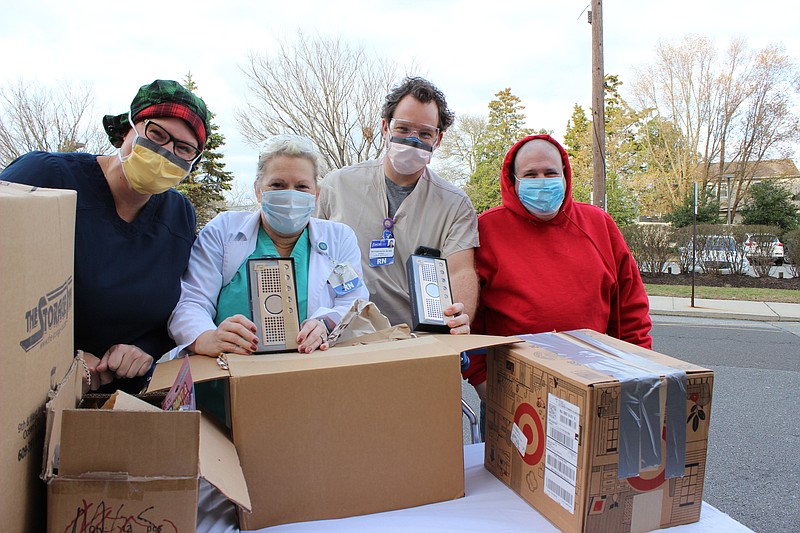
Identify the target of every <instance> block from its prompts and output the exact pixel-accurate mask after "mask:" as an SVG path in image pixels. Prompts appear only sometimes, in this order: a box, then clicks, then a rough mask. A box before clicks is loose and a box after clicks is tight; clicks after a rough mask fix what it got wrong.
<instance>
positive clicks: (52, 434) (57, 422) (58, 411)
mask: <svg viewBox="0 0 800 533" xmlns="http://www.w3.org/2000/svg"><path fill="white" fill-rule="evenodd" d="M79 370H80V371H79ZM83 375H84V374H83V360H82V359H80V358H79V357H76V358H74V359H73V360H72V364H71V365H70V367H69V370H67V375H66V376H64V379H63V380H62V381H61V383H59V384H58V387H56V390H55V392H52V393H51V398H50V400H49V401H48V402H47V406H46V407H45V410H46V412H47V429H46V433H45V441H44V461H43V465H42V475H41V478H42V479H44V480H45V481H47V480H48V479H50V478H51V477H52V476H53V472H54V471H57V470H58V467H59V464H58V463H59V450H60V445H61V424H62V415H63V412H64V410H65V409H74V408H75V407H77V405H78V403H80V401H81V395H82V393H83Z"/></svg>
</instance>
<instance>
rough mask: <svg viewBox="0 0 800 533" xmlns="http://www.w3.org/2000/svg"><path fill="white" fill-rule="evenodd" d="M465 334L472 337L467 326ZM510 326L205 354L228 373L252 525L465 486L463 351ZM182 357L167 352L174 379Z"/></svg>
mask: <svg viewBox="0 0 800 533" xmlns="http://www.w3.org/2000/svg"><path fill="white" fill-rule="evenodd" d="M459 337H461V338H459ZM498 342H509V341H508V339H507V338H505V337H479V336H449V335H443V336H426V337H421V338H415V339H407V340H400V341H395V342H387V343H382V344H373V345H367V346H363V345H362V346H354V347H338V346H337V347H334V348H331V349H330V350H328V351H325V352H314V353H313V354H310V355H300V354H297V353H290V354H272V355H267V356H250V357H245V356H235V355H229V356H226V357H225V361H226V362H227V369H223V368H221V367H220V366H219V365H218V364H217V361H216V360H214V359H212V358H208V357H202V356H193V357H191V358H190V360H191V363H192V364H191V373H192V377H193V378H194V380H195V382H198V381H205V380H212V379H225V380H227V385H228V387H229V397H230V410H231V415H232V416H231V419H232V435H233V442H234V443H235V445H236V449H237V451H238V453H239V457H240V459H241V462H242V469H243V470H244V476H245V479H246V480H247V486H248V490H249V493H250V497H251V501H252V512H249V513H248V512H246V511H241V510H240V513H239V522H240V523H239V525H240V527H241V528H242V529H245V530H247V529H258V528H263V527H267V526H271V525H276V524H284V523H290V522H300V521H308V520H321V519H329V518H342V517H347V516H354V515H360V514H367V513H377V512H383V511H389V510H393V509H402V508H406V507H414V506H417V505H423V504H427V503H432V502H438V501H445V500H450V499H453V498H459V497H461V496H463V495H464V458H463V448H462V430H461V427H462V424H461V416H462V415H461V376H460V359H459V352H461V351H462V350H464V349H467V348H470V347H473V348H474V347H476V346H484V345H488V344H492V343H498ZM179 365H180V361H170V362H168V363H162V364H159V365H158V366H157V368H156V372H155V375H154V376H153V380H152V381H151V385H150V388H151V389H153V390H157V389H163V388H167V387H168V386H169V385H170V384H171V383H172V381H173V380H174V379H175V375H176V372H177V368H178V367H179Z"/></svg>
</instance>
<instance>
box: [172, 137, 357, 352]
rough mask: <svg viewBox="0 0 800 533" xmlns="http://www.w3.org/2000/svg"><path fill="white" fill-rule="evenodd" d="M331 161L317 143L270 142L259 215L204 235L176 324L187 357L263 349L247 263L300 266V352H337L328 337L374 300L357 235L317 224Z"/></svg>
mask: <svg viewBox="0 0 800 533" xmlns="http://www.w3.org/2000/svg"><path fill="white" fill-rule="evenodd" d="M321 164H322V158H321V156H320V154H319V152H318V150H317V148H316V146H315V145H314V144H313V143H312V142H311V140H309V139H307V138H304V137H298V136H295V135H281V136H278V137H274V138H272V139H270V140H269V141H268V142H267V144H266V148H265V149H264V151H263V152H262V153H261V155H260V156H259V159H258V169H257V173H256V180H255V183H254V189H255V193H256V197H257V198H258V199H259V200H260V201H261V209H260V210H258V211H256V212H241V211H240V212H225V213H220V214H219V215H217V216H216V217H215V218H214V219H213V220H212V221H211V222H209V223H208V225H207V226H206V227H205V228H203V230H202V231H201V232H200V234H199V235H198V238H197V240H196V241H195V243H194V246H193V247H192V253H191V257H190V258H189V264H188V266H187V268H186V272H185V273H184V275H183V278H182V280H181V297H180V300H179V301H178V304H177V306H176V307H175V310H174V311H173V312H172V316H171V317H170V320H169V333H170V335H171V336H172V338H173V339H174V340H175V341H176V343H177V344H178V352H179V353H196V354H202V355H208V356H214V357H216V356H217V355H219V354H220V353H223V352H224V353H236V354H243V355H247V354H251V353H253V352H254V351H256V349H257V344H258V339H257V337H256V331H257V329H256V326H255V324H254V323H253V321H252V320H251V318H250V303H249V289H248V285H247V271H246V269H247V260H248V259H253V258H263V257H291V258H293V259H294V266H295V281H296V285H297V294H298V302H297V304H298V305H297V307H298V311H299V313H298V314H299V318H300V321H301V324H300V331H299V334H298V335H297V343H298V351H299V352H300V353H311V352H313V351H314V350H316V349H321V350H326V349H328V343H327V338H328V333H329V332H330V331H331V330H332V329H333V328H334V327H335V326H336V324H337V323H338V322H339V320H341V318H342V315H343V314H344V313H345V312H346V311H347V310H348V309H349V308H350V306H351V305H352V303H353V301H354V300H356V299H359V298H360V299H363V300H367V299H369V293H368V291H367V289H366V287H365V286H364V284H363V282H362V270H361V254H360V252H359V249H358V242H357V240H356V236H355V234H354V233H353V230H352V229H350V227H348V226H346V225H344V224H340V223H337V222H331V221H328V220H320V219H316V218H311V213H312V211H313V210H314V204H315V202H316V198H317V195H318V194H319V188H318V186H317V180H318V178H319V175H320V168H321Z"/></svg>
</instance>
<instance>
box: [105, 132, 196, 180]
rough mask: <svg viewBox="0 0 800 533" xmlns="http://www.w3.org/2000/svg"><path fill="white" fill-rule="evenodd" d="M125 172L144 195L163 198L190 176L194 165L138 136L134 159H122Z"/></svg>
mask: <svg viewBox="0 0 800 533" xmlns="http://www.w3.org/2000/svg"><path fill="white" fill-rule="evenodd" d="M117 157H119V160H120V161H121V162H122V172H123V174H125V177H126V178H127V179H128V182H129V183H130V184H131V187H133V190H135V191H136V192H138V193H140V194H159V193H162V192H164V191H166V190H167V189H169V188H171V187H174V186H175V185H177V184H178V183H180V181H181V180H182V179H183V178H185V177H186V176H188V175H189V172H191V170H192V163H189V162H187V161H184V160H183V159H181V158H180V157H178V156H176V155H175V154H173V153H172V152H170V151H169V150H167V149H166V148H164V147H163V146H159V145H157V144H156V143H154V142H152V141H151V140H150V139H148V138H146V137H140V136H139V135H138V132H137V135H136V138H135V139H134V140H133V146H132V148H131V153H130V155H128V156H126V157H122V154H121V153H120V152H117Z"/></svg>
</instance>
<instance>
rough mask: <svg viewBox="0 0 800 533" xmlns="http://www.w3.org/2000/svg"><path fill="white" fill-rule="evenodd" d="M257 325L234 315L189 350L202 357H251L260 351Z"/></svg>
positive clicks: (209, 331) (195, 342)
mask: <svg viewBox="0 0 800 533" xmlns="http://www.w3.org/2000/svg"><path fill="white" fill-rule="evenodd" d="M256 331H257V329H256V325H255V324H253V322H252V321H251V320H250V319H249V318H247V317H245V316H244V315H233V316H231V317H228V318H226V319H225V320H223V321H222V323H220V325H219V326H217V329H210V330H208V331H206V332H203V333H201V334H200V336H199V337H197V339H196V340H195V341H194V342H193V343H192V344H190V345H189V346H188V348H189V350H190V351H192V352H194V353H198V354H201V355H208V356H211V357H217V356H218V355H219V354H221V353H236V354H240V355H250V354H252V353H253V352H255V351H256V350H257V349H258V337H256Z"/></svg>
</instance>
